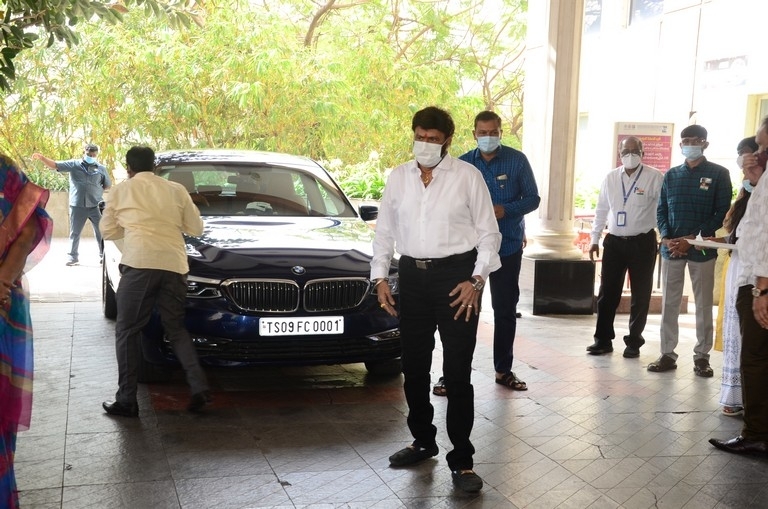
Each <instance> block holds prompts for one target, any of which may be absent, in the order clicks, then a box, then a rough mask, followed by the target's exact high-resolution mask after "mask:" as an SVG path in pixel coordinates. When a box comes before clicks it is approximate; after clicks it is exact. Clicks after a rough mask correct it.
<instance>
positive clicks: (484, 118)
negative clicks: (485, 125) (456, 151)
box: [475, 110, 501, 128]
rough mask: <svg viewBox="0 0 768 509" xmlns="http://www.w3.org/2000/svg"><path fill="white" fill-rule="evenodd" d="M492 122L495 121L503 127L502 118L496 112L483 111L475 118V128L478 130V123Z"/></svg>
mask: <svg viewBox="0 0 768 509" xmlns="http://www.w3.org/2000/svg"><path fill="white" fill-rule="evenodd" d="M490 120H493V121H495V122H496V123H497V124H498V125H499V127H501V117H500V116H499V115H498V114H496V112H495V111H490V110H486V111H481V112H480V113H478V114H477V116H476V117H475V128H477V123H478V122H488V121H490Z"/></svg>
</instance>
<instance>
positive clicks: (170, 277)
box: [101, 147, 210, 417]
mask: <svg viewBox="0 0 768 509" xmlns="http://www.w3.org/2000/svg"><path fill="white" fill-rule="evenodd" d="M125 159H126V168H127V170H128V177H129V178H128V180H126V181H125V182H123V183H121V184H120V185H119V186H117V187H115V188H114V189H113V190H112V191H111V192H110V195H109V197H108V199H107V205H106V208H105V209H104V217H103V218H102V219H101V231H102V234H103V235H104V238H105V239H109V240H114V239H124V242H123V256H122V259H121V263H120V274H121V277H120V285H119V286H118V288H117V323H116V324H115V337H116V346H115V350H116V353H117V368H118V389H117V393H116V394H115V401H106V402H104V403H103V404H102V406H103V407H104V410H105V411H106V412H107V413H108V414H110V415H119V416H123V417H138V415H139V407H138V404H137V401H136V392H137V367H136V364H137V359H136V355H140V354H139V353H138V348H139V342H140V341H141V334H142V332H141V331H142V329H143V328H144V326H145V325H146V324H147V322H148V321H149V319H150V316H151V314H152V309H153V308H154V307H155V306H157V310H158V311H159V313H160V316H161V318H162V322H163V328H164V329H165V334H166V337H167V338H168V339H169V341H170V342H171V347H172V348H173V351H174V353H175V355H176V357H177V358H178V359H179V362H180V363H181V365H182V367H183V368H184V371H185V372H186V375H187V383H189V386H190V388H191V392H192V398H191V400H190V403H189V405H188V407H187V409H188V410H189V411H191V412H197V411H200V410H202V409H203V407H204V406H205V405H206V404H208V403H209V402H210V393H209V388H208V381H207V379H206V376H205V372H204V371H203V369H202V368H201V367H200V363H199V361H198V358H197V353H196V352H195V348H194V345H193V344H192V339H191V338H190V337H189V332H187V330H186V328H185V327H184V303H185V302H186V294H187V272H189V263H188V262H187V252H186V246H185V243H184V236H183V234H185V233H186V234H189V235H195V236H199V235H201V234H202V233H203V220H202V219H201V218H200V211H198V210H197V207H196V206H195V204H194V203H192V198H191V197H190V196H189V193H188V192H187V190H186V189H185V188H184V186H182V185H181V184H178V183H176V182H170V181H168V180H165V179H164V178H161V177H158V176H157V175H155V174H154V173H153V172H152V170H153V169H154V167H155V153H154V151H153V150H152V149H151V148H149V147H132V148H131V149H129V150H128V152H127V153H126V155H125Z"/></svg>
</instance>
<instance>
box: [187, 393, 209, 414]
mask: <svg viewBox="0 0 768 509" xmlns="http://www.w3.org/2000/svg"><path fill="white" fill-rule="evenodd" d="M211 401H213V398H211V393H210V391H201V392H197V393H195V394H193V395H192V397H191V398H190V399H189V405H187V410H189V411H190V412H195V413H197V412H200V411H202V410H203V408H205V406H206V405H208V404H210V403H211Z"/></svg>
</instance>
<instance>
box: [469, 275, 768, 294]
mask: <svg viewBox="0 0 768 509" xmlns="http://www.w3.org/2000/svg"><path fill="white" fill-rule="evenodd" d="M469 282H470V283H472V288H473V289H474V290H475V291H476V292H481V291H483V288H485V281H483V280H482V278H479V277H477V276H472V277H471V278H469ZM766 293H768V291H766Z"/></svg>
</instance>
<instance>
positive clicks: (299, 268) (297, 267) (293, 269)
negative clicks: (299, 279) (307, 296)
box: [291, 265, 307, 276]
mask: <svg viewBox="0 0 768 509" xmlns="http://www.w3.org/2000/svg"><path fill="white" fill-rule="evenodd" d="M306 271H307V269H305V268H304V267H302V266H301V265H294V266H293V267H291V272H293V273H294V274H296V275H297V276H301V275H302V274H304V273H305V272H306Z"/></svg>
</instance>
